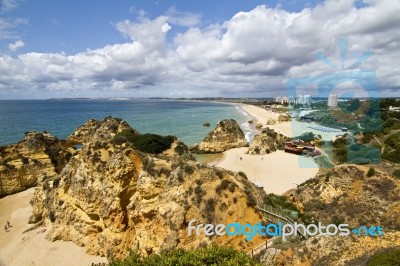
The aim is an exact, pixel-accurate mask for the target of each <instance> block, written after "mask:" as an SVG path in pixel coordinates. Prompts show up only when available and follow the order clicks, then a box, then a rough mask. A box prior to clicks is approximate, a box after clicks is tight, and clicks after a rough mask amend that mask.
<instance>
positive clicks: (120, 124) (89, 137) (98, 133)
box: [67, 116, 139, 144]
mask: <svg viewBox="0 0 400 266" xmlns="http://www.w3.org/2000/svg"><path fill="white" fill-rule="evenodd" d="M124 129H131V130H133V129H132V128H131V127H130V126H129V124H128V123H127V122H125V121H123V120H122V119H120V118H113V117H110V116H109V117H106V118H105V119H103V120H102V121H101V120H96V119H90V120H89V121H88V122H86V123H85V124H84V125H82V126H80V127H78V128H77V129H76V130H75V131H74V132H73V133H72V134H71V135H70V136H68V139H67V141H68V142H70V143H74V144H86V143H89V142H95V141H105V140H111V139H112V138H113V137H114V136H115V135H116V134H117V133H118V132H121V131H122V130H124ZM135 133H136V134H139V132H137V131H135Z"/></svg>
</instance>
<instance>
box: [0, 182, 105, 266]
mask: <svg viewBox="0 0 400 266" xmlns="http://www.w3.org/2000/svg"><path fill="white" fill-rule="evenodd" d="M33 192H34V188H31V189H28V190H26V191H23V192H20V193H17V194H14V195H11V196H7V197H4V198H2V199H0V213H1V224H0V225H1V227H2V228H1V230H0V266H3V265H4V266H13V265H15V266H22V265H37V266H51V265H65V266H67V265H68V266H70V265H82V266H83V265H85V266H87V265H91V264H92V262H95V263H97V262H107V260H106V258H102V257H96V256H91V255H88V254H86V253H85V249H84V248H82V247H78V246H77V245H75V244H74V243H72V242H63V241H55V242H50V241H48V240H46V239H45V235H46V233H47V231H48V230H50V228H49V227H40V228H37V229H35V230H32V231H29V232H26V233H24V234H23V233H22V232H23V231H25V230H26V229H28V228H30V227H31V226H32V225H30V224H28V219H29V216H30V214H31V211H32V209H31V206H30V204H29V201H30V199H31V198H32V196H33ZM6 221H10V223H11V225H12V227H11V229H10V230H9V232H5V230H4V225H5V224H6Z"/></svg>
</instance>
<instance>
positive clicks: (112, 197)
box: [31, 118, 265, 258]
mask: <svg viewBox="0 0 400 266" xmlns="http://www.w3.org/2000/svg"><path fill="white" fill-rule="evenodd" d="M110 119H111V118H110ZM110 119H109V120H108V121H104V122H102V123H100V126H98V122H94V121H92V122H90V123H92V124H93V125H95V126H96V127H97V130H96V129H91V128H90V127H89V126H87V127H86V130H85V131H86V132H91V133H90V134H91V135H92V136H97V135H99V134H100V133H99V132H98V130H100V129H101V130H102V131H103V130H105V131H107V126H108V125H110V126H111V125H114V123H111V121H110ZM122 123H124V122H122V121H120V122H119V124H120V125H121V124H122ZM226 123H227V122H221V123H220V126H219V128H221V130H222V128H224V130H227V128H226V127H225V126H226ZM230 123H233V122H228V124H230ZM124 124H125V123H124ZM119 128H120V127H119ZM121 128H122V127H121ZM228 128H232V127H231V126H230V127H228ZM235 129H236V128H235ZM116 132H117V131H116ZM104 134H105V133H104ZM242 134H243V133H242ZM80 135H84V134H80ZM91 139H93V141H94V142H93V141H90V140H91ZM103 139H104V138H103ZM84 142H85V145H84V146H83V148H82V149H81V150H80V151H79V153H78V154H77V155H75V156H74V157H73V158H72V159H71V160H70V161H69V163H68V164H67V165H66V166H65V168H64V170H63V171H62V173H61V174H60V175H59V179H57V181H56V182H51V181H50V182H45V183H44V184H43V186H41V187H39V188H38V189H37V190H36V191H35V196H34V198H33V199H32V201H31V203H32V205H33V214H32V217H31V222H39V221H44V222H46V223H51V225H52V229H51V231H50V232H49V233H48V234H47V235H46V238H47V239H49V240H52V241H55V240H65V241H73V242H75V243H76V244H78V245H80V246H84V247H85V248H86V250H87V252H88V253H90V254H96V255H102V256H106V255H113V256H115V257H118V258H120V257H124V256H125V255H127V253H128V250H130V249H134V250H137V251H139V252H141V253H144V254H151V253H158V252H160V251H162V250H166V249H171V248H176V247H181V248H196V247H198V246H200V245H204V244H207V243H210V242H215V243H219V244H222V245H230V246H234V247H236V248H238V249H246V248H247V250H248V248H249V247H252V246H254V245H256V244H257V243H259V242H260V241H261V242H262V241H265V240H261V239H260V238H259V237H256V238H254V239H253V240H252V241H251V242H246V241H245V240H244V237H229V236H227V235H225V236H221V237H208V236H205V235H204V234H200V236H195V235H192V236H190V237H189V236H188V230H187V229H188V228H187V227H188V223H189V221H190V220H192V219H196V220H197V221H198V223H203V224H204V223H213V224H219V223H225V224H228V223H231V222H235V221H240V222H241V223H246V222H249V223H257V222H258V221H261V220H262V217H261V216H260V215H259V213H258V212H257V210H256V208H255V206H256V204H257V202H259V201H260V200H261V198H262V196H263V191H260V190H259V189H257V188H256V187H255V186H254V185H252V184H251V183H250V182H248V181H247V180H246V179H244V178H243V177H241V176H239V175H237V174H235V173H232V172H229V171H225V170H222V169H218V168H213V167H209V166H207V165H205V164H199V163H196V162H194V161H191V160H186V159H185V158H186V157H188V156H180V157H179V156H177V155H179V154H183V155H185V154H187V147H186V149H185V147H181V145H182V144H180V143H179V141H175V142H174V143H173V144H172V145H171V148H170V150H167V151H165V152H163V153H162V154H159V155H157V157H155V156H154V155H151V154H146V153H143V152H139V151H138V150H135V149H134V148H133V147H132V145H129V143H122V144H120V145H119V144H115V142H113V141H112V140H104V141H101V140H98V138H85V139H84Z"/></svg>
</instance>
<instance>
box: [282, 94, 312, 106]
mask: <svg viewBox="0 0 400 266" xmlns="http://www.w3.org/2000/svg"><path fill="white" fill-rule="evenodd" d="M311 101H312V98H311V95H298V96H296V97H294V96H290V97H281V96H279V97H276V98H275V102H278V103H280V104H283V103H285V102H287V103H289V104H302V105H308V106H310V105H311Z"/></svg>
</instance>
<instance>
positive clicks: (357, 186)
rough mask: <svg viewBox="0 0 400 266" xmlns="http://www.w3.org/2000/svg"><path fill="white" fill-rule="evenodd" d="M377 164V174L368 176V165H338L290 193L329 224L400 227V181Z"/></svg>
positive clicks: (305, 208) (293, 198) (393, 228)
mask: <svg viewBox="0 0 400 266" xmlns="http://www.w3.org/2000/svg"><path fill="white" fill-rule="evenodd" d="M381 165H384V163H382V164H381ZM373 167H375V169H377V170H376V171H377V173H376V174H375V175H374V176H371V177H367V175H366V173H367V171H368V169H369V168H368V167H366V166H360V165H341V166H336V167H335V168H333V169H329V171H328V170H325V172H322V173H320V174H319V175H317V176H316V178H314V179H311V180H309V181H307V183H306V184H303V185H301V186H299V189H298V190H297V191H291V192H290V193H288V196H289V197H290V198H291V199H292V200H295V201H299V202H301V203H302V205H303V206H304V210H305V211H306V212H308V213H310V214H313V215H314V216H315V217H316V219H317V220H319V221H321V222H323V223H325V224H329V223H338V222H339V223H348V224H350V226H354V227H356V226H360V225H363V224H380V225H381V226H383V227H384V228H387V229H392V230H400V203H399V201H400V180H398V179H395V178H393V177H392V176H391V173H390V172H389V173H388V172H386V171H385V169H384V167H382V166H380V165H373Z"/></svg>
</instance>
